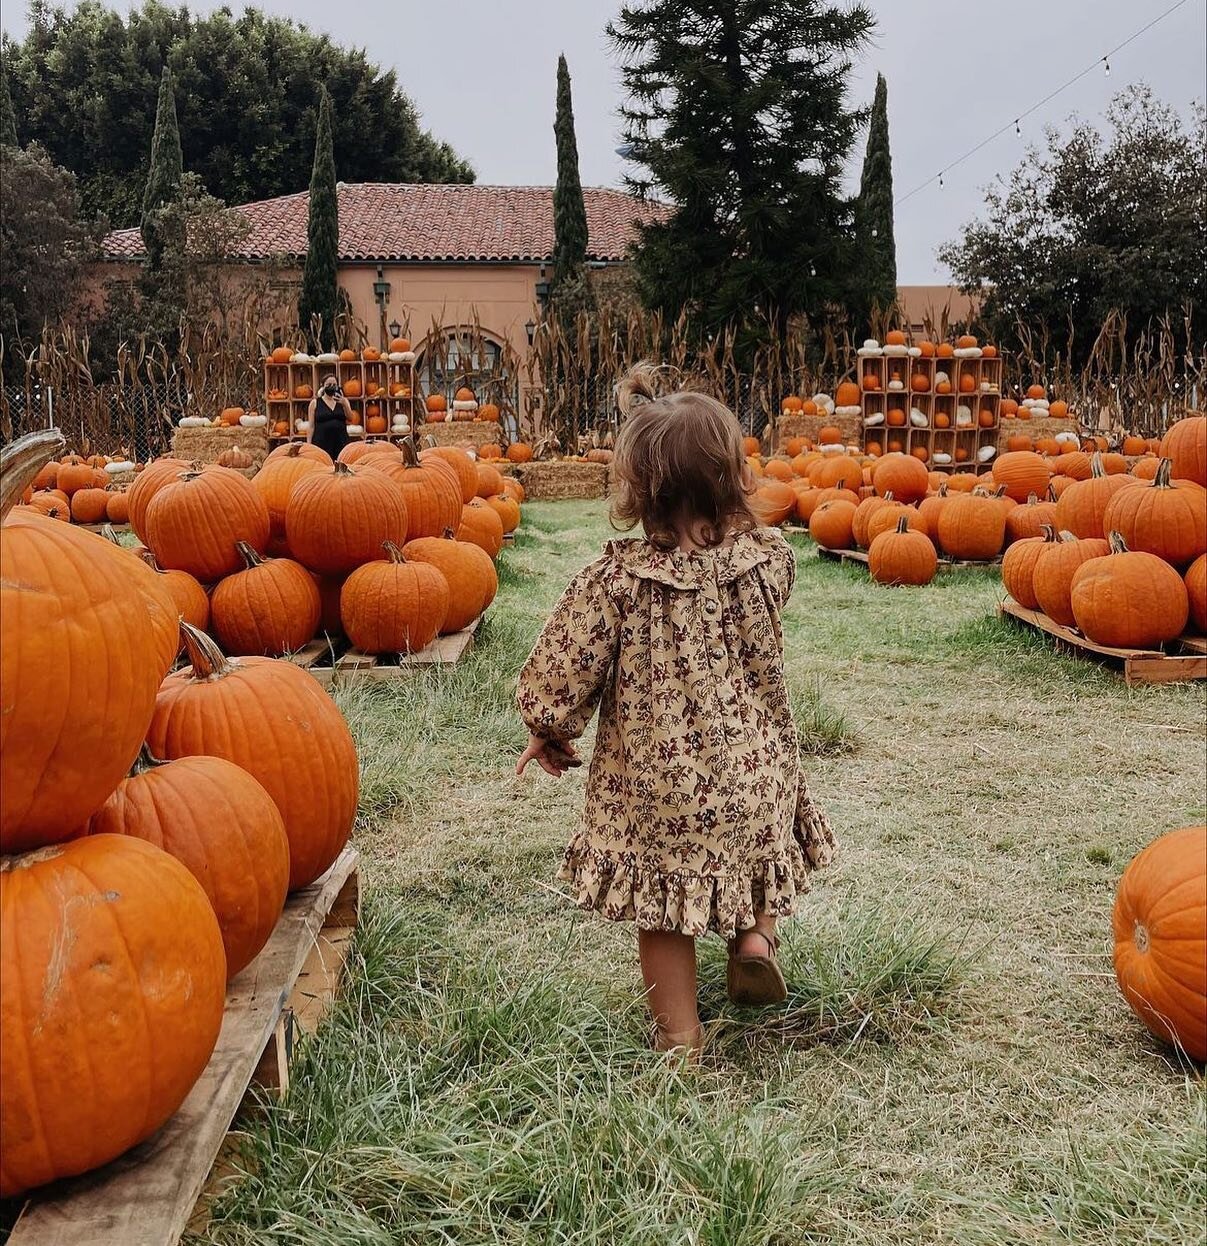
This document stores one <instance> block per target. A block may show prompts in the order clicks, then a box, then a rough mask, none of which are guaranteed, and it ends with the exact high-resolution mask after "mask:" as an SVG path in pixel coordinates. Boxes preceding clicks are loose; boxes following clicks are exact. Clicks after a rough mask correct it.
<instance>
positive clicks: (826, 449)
mask: <svg viewBox="0 0 1207 1246" xmlns="http://www.w3.org/2000/svg"><path fill="white" fill-rule="evenodd" d="M817 448H818V450H819V451H820V452H821V453H822V454H846V452H847V448H846V446H844V445H842V444H841V443H840V442H834V444H833V445H830V444H826V445H824V446H818V447H817Z"/></svg>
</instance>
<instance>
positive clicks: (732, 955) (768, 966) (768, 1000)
mask: <svg viewBox="0 0 1207 1246" xmlns="http://www.w3.org/2000/svg"><path fill="white" fill-rule="evenodd" d="M749 934H753V935H757V936H758V937H759V938H760V939H762V940H763V942H764V943H766V945H767V955H766V956H756V955H751V954H750V953H748V952H739V951H738V950H737V948H738V940H739V939H741V938H743V937H744V936H745V935H749ZM778 950H779V939H777V938H776V937H775V936H774V935H766V934H764V933H763V932H762V931H761V930H758V929H754V928H752V929H750V930H743V931H741V932H740V933H739V934H738V936H737V938H734V939H730V941H729V967H728V969H727V970H726V973H725V989H726V991H727V993H728V995H729V998H730V999H731V1000H733V1002H734V1003H735V1004H741V1005H743V1006H744V1007H747V1008H749V1007H759V1006H762V1005H765V1004H782V1003H783V1002H784V1000H786V999H787V998H788V984H787V983H786V982H785V981H784V975H783V974H782V973H781V972H780V967H779V965H778V964H777V962H776V959H775V954H776V952H777V951H778Z"/></svg>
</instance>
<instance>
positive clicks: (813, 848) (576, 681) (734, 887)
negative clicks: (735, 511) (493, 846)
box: [518, 528, 834, 937]
mask: <svg viewBox="0 0 1207 1246" xmlns="http://www.w3.org/2000/svg"><path fill="white" fill-rule="evenodd" d="M794 575H795V558H794V555H793V552H792V549H791V547H790V546H789V545H788V543H787V542H786V541H785V540H784V538H783V537H782V536H781V535H780V533H779V532H778V531H776V530H774V529H771V528H760V529H757V530H755V531H753V532H744V533H738V534H734V535H733V536H731V537H730V538H728V539H727V540H726V541H725V542H724V543H722V544H721V545H719V546H716V547H714V548H711V549H704V550H699V551H693V552H691V553H684V552H680V551H671V552H664V551H660V550H658V549H656V548H655V547H654V546H652V545H651V544H650V543H649V542H647V541H645V540H618V541H612V542H610V543H609V544H608V545H607V546H605V548H604V554H603V556H602V557H601V558H599V559H597V560H596V561H595V562H593V563H591V564H590V565H589V566H588V567H586V568H585V569H584V570H583V571H582V572H580V573H579V574H578V575H577V576H576V577H575V578H574V579H573V580H572V581H571V583H570V585H569V587H568V588H567V589H566V591H565V593H564V594H563V596H562V599H561V601H560V602H559V603H558V605H557V607H556V609H555V610H554V612H553V614H552V616H551V617H550V619H549V621H548V622H547V624H546V625H545V628H544V630H543V631H542V633H541V635H540V637H539V638H538V640H537V642H536V645H535V647H534V648H533V651H532V654H531V655H530V657H529V658H528V661H527V662H526V663H525V665H524V668H523V670H522V671H521V673H520V682H519V693H518V700H519V706H520V711H521V713H522V714H523V717H524V721H525V722H526V723H527V725H528V729H529V730H530V731H531V732H532V733H533V734H534V735H537V736H541V737H543V738H545V739H550V740H573V739H576V738H577V737H579V736H580V735H582V733H583V732H584V731H585V730H586V727H587V724H588V722H589V721H590V719H591V716H592V714H593V713H594V710H595V707H596V705H597V704H599V705H600V716H599V729H598V732H597V736H596V743H595V751H594V754H593V756H592V758H591V766H590V771H589V773H588V779H587V800H586V807H585V809H584V813H583V821H582V826H581V828H580V830H579V831H578V833H577V834H576V835H575V836H574V838H573V839H572V840H571V842H570V844H569V846H568V847H567V849H566V851H565V854H564V857H563V859H562V865H561V869H560V871H559V877H560V878H561V879H563V880H564V881H567V882H569V883H571V884H572V885H573V887H574V890H575V893H576V898H577V901H578V904H579V906H580V907H581V908H584V909H593V910H595V911H597V912H599V913H601V914H602V915H603V916H604V917H606V918H609V919H611V920H613V921H635V922H636V923H637V925H638V927H640V928H641V929H643V930H667V931H679V932H681V933H683V934H688V935H695V936H698V935H703V934H705V933H706V932H707V931H714V932H716V933H718V934H720V935H723V936H725V937H732V936H733V935H734V934H735V933H736V932H737V931H739V930H744V929H747V928H748V927H750V926H753V925H754V920H755V917H756V915H758V914H760V913H767V914H770V915H773V916H775V917H787V916H788V915H790V914H791V913H792V911H793V908H794V905H795V901H796V897H797V895H799V894H801V893H803V892H804V891H806V890H808V886H809V874H810V871H812V870H813V869H815V868H817V867H819V866H823V865H826V864H828V863H829V861H830V859H831V856H832V855H833V850H834V839H833V836H832V834H831V831H830V825H829V822H828V820H827V818H826V816H825V814H824V813H823V812H822V810H821V809H820V808H819V807H818V806H817V805H815V804H814V803H813V801H812V799H811V798H810V795H809V789H808V787H807V785H806V783H805V777H804V774H803V773H802V770H801V765H800V753H799V749H798V746H797V739H796V728H795V726H794V724H793V721H792V711H791V707H790V704H789V700H788V691H787V688H786V686H785V682H784V672H783V638H782V634H781V630H780V617H779V616H780V610H781V609H782V607H783V606H784V603H785V602H786V601H787V599H788V595H789V593H790V592H791V591H792V583H793V578H794Z"/></svg>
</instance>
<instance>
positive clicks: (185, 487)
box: [145, 467, 269, 584]
mask: <svg viewBox="0 0 1207 1246" xmlns="http://www.w3.org/2000/svg"><path fill="white" fill-rule="evenodd" d="M268 536H269V522H268V507H267V506H265V505H264V499H263V498H262V497H261V496H260V495H259V494H258V493H257V492H256V490H255V488H254V487H253V485H252V483H251V481H250V480H248V479H247V477H246V476H243V475H241V474H240V473H239V472H237V471H235V470H234V469H233V468H230V467H208V468H206V470H205V471H203V472H182V473H180V475H179V476H178V478H177V480H176V482H175V483H174V484H169V485H166V486H165V487H164V488H162V489H160V490H159V491H158V492H157V493H156V494H155V496H154V497H153V498H152V499H151V504H150V505H149V506H148V507H147V517H146V538H145V540H146V544H147V546H148V547H149V548H150V549H151V550H152V552H153V553H154V554H155V560H156V562H158V563H159V565H160V566H161V567H163V568H165V570H168V571H173V570H175V571H187V572H188V573H189V574H190V575H194V576H196V577H197V579H199V580H200V581H201V582H202V583H203V584H208V583H210V582H212V581H213V580H217V579H221V577H222V576H224V575H230V574H231V573H232V572H234V571H237V570H238V569H239V566H240V558H239V551H238V549H236V545H237V544H238V542H240V541H245V542H246V543H247V544H248V545H250V546H251V547H252V549H254V550H256V551H258V552H259V553H263V552H264V550H265V548H267V546H268Z"/></svg>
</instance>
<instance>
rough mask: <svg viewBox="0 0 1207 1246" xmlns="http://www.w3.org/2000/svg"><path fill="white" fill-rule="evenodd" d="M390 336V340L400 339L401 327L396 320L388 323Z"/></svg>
mask: <svg viewBox="0 0 1207 1246" xmlns="http://www.w3.org/2000/svg"><path fill="white" fill-rule="evenodd" d="M390 336H391V337H392V338H393V337H402V325H400V324H399V323H398V321H397V320H391V321H390Z"/></svg>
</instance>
